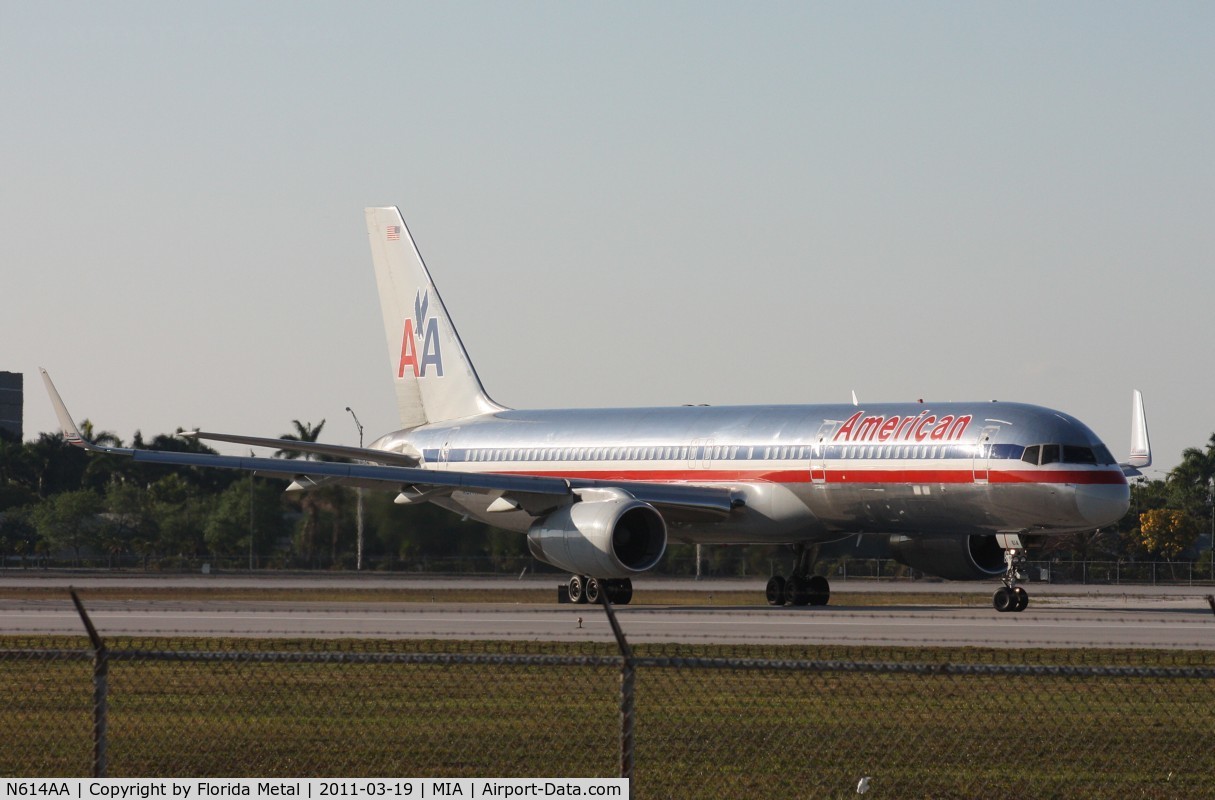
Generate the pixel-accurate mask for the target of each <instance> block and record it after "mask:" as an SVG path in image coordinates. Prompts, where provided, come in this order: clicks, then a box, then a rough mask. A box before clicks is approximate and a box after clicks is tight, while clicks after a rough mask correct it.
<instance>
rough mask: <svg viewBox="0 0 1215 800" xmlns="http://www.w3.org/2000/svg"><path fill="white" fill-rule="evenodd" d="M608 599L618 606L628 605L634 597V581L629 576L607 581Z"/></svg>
mask: <svg viewBox="0 0 1215 800" xmlns="http://www.w3.org/2000/svg"><path fill="white" fill-rule="evenodd" d="M605 584H606V586H607V593H608V600H611V601H612V602H613V603H615V604H616V605H618V606H627V605H628V604H629V602H630V601H631V600H632V599H633V582H632V581H631V580H629V579H628V578H623V579H621V580H618V581H606V582H605Z"/></svg>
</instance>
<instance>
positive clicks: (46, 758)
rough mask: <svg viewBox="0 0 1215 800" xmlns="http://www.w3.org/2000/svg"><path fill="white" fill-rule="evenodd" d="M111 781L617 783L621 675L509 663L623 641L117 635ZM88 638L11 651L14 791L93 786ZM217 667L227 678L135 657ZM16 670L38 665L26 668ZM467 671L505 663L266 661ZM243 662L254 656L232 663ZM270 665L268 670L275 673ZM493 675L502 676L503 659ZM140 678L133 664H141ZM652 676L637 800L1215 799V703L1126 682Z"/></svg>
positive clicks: (1189, 656)
mask: <svg viewBox="0 0 1215 800" xmlns="http://www.w3.org/2000/svg"><path fill="white" fill-rule="evenodd" d="M110 645H111V647H112V648H113V649H114V650H115V651H116V652H117V653H118V654H119V655H120V657H119V658H117V659H115V660H114V661H113V662H112V663H111V666H110V746H109V752H110V774H111V775H112V776H173V777H188V776H217V777H224V776H304V777H327V776H335V777H350V776H379V777H443V776H461V777H471V776H485V777H495V776H557V777H560V776H571V777H572V776H613V775H615V774H617V769H618V747H619V745H618V741H619V738H618V737H619V711H618V703H619V697H618V693H619V685H620V677H619V669H618V668H617V667H616V666H614V665H612V664H607V665H602V664H600V665H568V664H567V665H565V666H555V665H549V664H535V663H532V664H516V663H508V662H509V661H510V657H511V656H517V655H520V654H532V655H565V656H575V657H576V656H611V655H613V654H614V648H612V647H611V646H610V645H605V644H578V645H565V644H560V643H535V642H532V643H517V642H483V641H465V642H447V641H444V642H439V641H423V642H418V641H409V642H401V641H379V640H376V641H353V642H352V641H348V640H344V641H309V640H295V641H282V640H236V639H222V640H205V641H199V640H190V639H145V640H124V639H115V640H113V641H112V642H111V643H110ZM84 647H85V642H84V640H83V639H82V638H79V637H54V638H49V637H33V638H31V637H23V638H15V637H0V650H4V651H5V655H0V774H4V775H23V776H24V775H52V776H75V775H87V774H88V771H89V769H90V763H91V762H90V756H91V752H92V744H91V738H90V735H91V724H92V722H91V720H92V718H91V692H92V684H91V665H90V662H89V660H88V659H87V658H83V657H80V658H72V659H69V658H64V657H59V658H39V657H35V656H34V653H35V651H38V650H43V651H45V650H62V649H64V648H66V649H68V650H76V651H78V652H79V651H82V650H83V648H84ZM149 649H157V650H166V651H177V652H184V651H193V650H208V651H213V652H220V653H227V654H229V655H230V656H231V657H230V658H227V659H226V660H220V661H207V662H200V661H192V660H181V661H178V660H172V661H170V660H147V659H144V658H135V656H136V652H135V651H144V650H149ZM15 651H19V652H21V653H24V654H25V655H24V656H22V657H17V656H14V655H13V653H14V652H15ZM636 651H637V655H638V656H639V657H642V658H655V657H668V658H679V657H702V658H720V659H743V658H748V659H755V658H766V659H780V660H785V661H788V660H802V661H835V662H846V663H855V662H878V661H880V662H884V663H889V664H910V663H937V664H941V663H954V664H957V663H965V664H975V665H979V664H993V663H994V664H1009V663H1029V664H1035V665H1046V666H1065V667H1076V666H1077V665H1080V664H1096V663H1105V664H1116V665H1121V666H1126V665H1131V666H1142V667H1161V666H1163V667H1175V666H1208V667H1209V666H1212V665H1213V664H1215V658H1213V657H1212V654H1210V653H1194V652H1185V653H1171V652H1157V651H1101V652H1086V651H1067V650H1038V651H1018V652H1015V653H1011V652H1009V651H1007V650H994V649H993V650H987V649H981V648H955V649H948V650H936V649H922V648H894V647H882V648H872V647H862V646H806V645H799V646H789V647H784V646H768V645H764V646H720V647H719V646H713V645H695V646H686V645H684V646H674V645H661V646H648V647H647V646H638V647H637V648H636ZM271 652H303V653H320V654H322V656H324V657H326V658H331V659H335V658H339V657H341V655H342V654H350V653H392V652H410V653H453V652H458V653H463V654H466V655H472V656H479V657H482V658H481V660H482V662H484V663H458V662H455V661H452V660H450V659H449V660H447V661H448V663H435V664H366V663H345V662H341V661H337V660H330V661H320V662H316V663H288V662H279V661H268V660H265V658H267V657H266V656H265V654H266V653H271ZM236 653H240V654H243V655H240V656H235V655H232V654H236ZM259 654H260V656H259ZM485 656H489V657H490V658H484V657H485ZM132 658H134V659H135V660H131V659H132ZM663 663H664V664H668V665H657V664H651V665H643V666H642V667H641V668H640V669H639V671H638V677H637V729H636V730H637V733H636V764H637V767H636V773H635V778H634V782H633V791H634V797H646V798H649V797H711V798H718V797H720V798H734V797H770V796H789V797H845V796H854V795H855V786H856V783H857V781H858V780H859V779H860V778H861V777H863V776H871V778H872V780H871V786H872V789H871V792H872V794H871V796H875V797H933V798H950V797H959V798H961V797H966V798H969V797H984V798H986V797H995V798H1000V797H1068V798H1070V797H1111V796H1135V797H1201V796H1215V781H1212V779H1211V776H1212V775H1215V715H1213V714H1212V712H1211V702H1210V698H1211V694H1212V691H1211V690H1212V689H1213V688H1215V686H1213V685H1212V682H1211V681H1210V680H1205V679H1198V678H1179V677H1173V678H1161V677H1147V676H1133V675H1126V674H1106V675H1094V674H1082V673H1077V672H1076V671H1075V670H1064V671H1062V672H1061V673H1060V674H1055V675H1031V674H1020V675H1003V674H973V675H964V674H909V673H903V672H893V671H889V670H886V671H876V670H875V671H856V672H852V671H837V670H833V669H825V668H807V667H804V666H803V667H801V668H796V669H792V668H787V665H786V666H781V665H779V664H775V663H774V664H770V665H768V666H766V667H762V668H757V667H755V666H753V665H752V666H745V665H743V664H741V663H739V662H725V661H723V662H720V663H718V664H717V665H716V666H713V667H706V666H704V665H701V666H699V667H696V668H693V667H691V666H688V665H677V664H675V663H672V662H663Z"/></svg>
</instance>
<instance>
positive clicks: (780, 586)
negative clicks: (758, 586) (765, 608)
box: [764, 575, 785, 606]
mask: <svg viewBox="0 0 1215 800" xmlns="http://www.w3.org/2000/svg"><path fill="white" fill-rule="evenodd" d="M764 595H765V596H766V597H767V598H768V605H770V606H783V605H784V604H785V579H784V578H782V577H781V576H780V575H773V576H772V577H771V578H768V588H767V589H765V590H764Z"/></svg>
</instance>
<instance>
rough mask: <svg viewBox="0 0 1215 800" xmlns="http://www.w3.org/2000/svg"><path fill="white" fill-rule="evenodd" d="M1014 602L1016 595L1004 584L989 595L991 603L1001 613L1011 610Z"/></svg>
mask: <svg viewBox="0 0 1215 800" xmlns="http://www.w3.org/2000/svg"><path fill="white" fill-rule="evenodd" d="M1015 603H1016V596H1015V595H1014V594H1013V593H1012V591H1011V590H1009V589H1008V588H1007V587H1005V586H1001V587H1000V588H999V589H996V592H995V594H993V595H992V596H991V604H992V605H993V606H995V609H996V611H999V612H1001V613H1003V612H1005V611H1011V610H1012V608H1013V606H1014V605H1015Z"/></svg>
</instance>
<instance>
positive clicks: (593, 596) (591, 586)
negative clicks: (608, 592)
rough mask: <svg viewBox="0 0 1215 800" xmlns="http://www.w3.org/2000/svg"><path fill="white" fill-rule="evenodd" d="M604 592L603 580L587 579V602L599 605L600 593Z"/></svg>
mask: <svg viewBox="0 0 1215 800" xmlns="http://www.w3.org/2000/svg"><path fill="white" fill-rule="evenodd" d="M602 592H603V582H602V581H600V580H599V579H598V578H587V579H586V591H585V592H584V594H585V595H586V602H588V603H590V604H591V605H596V606H597V605H599V595H600V594H601V593H602Z"/></svg>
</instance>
